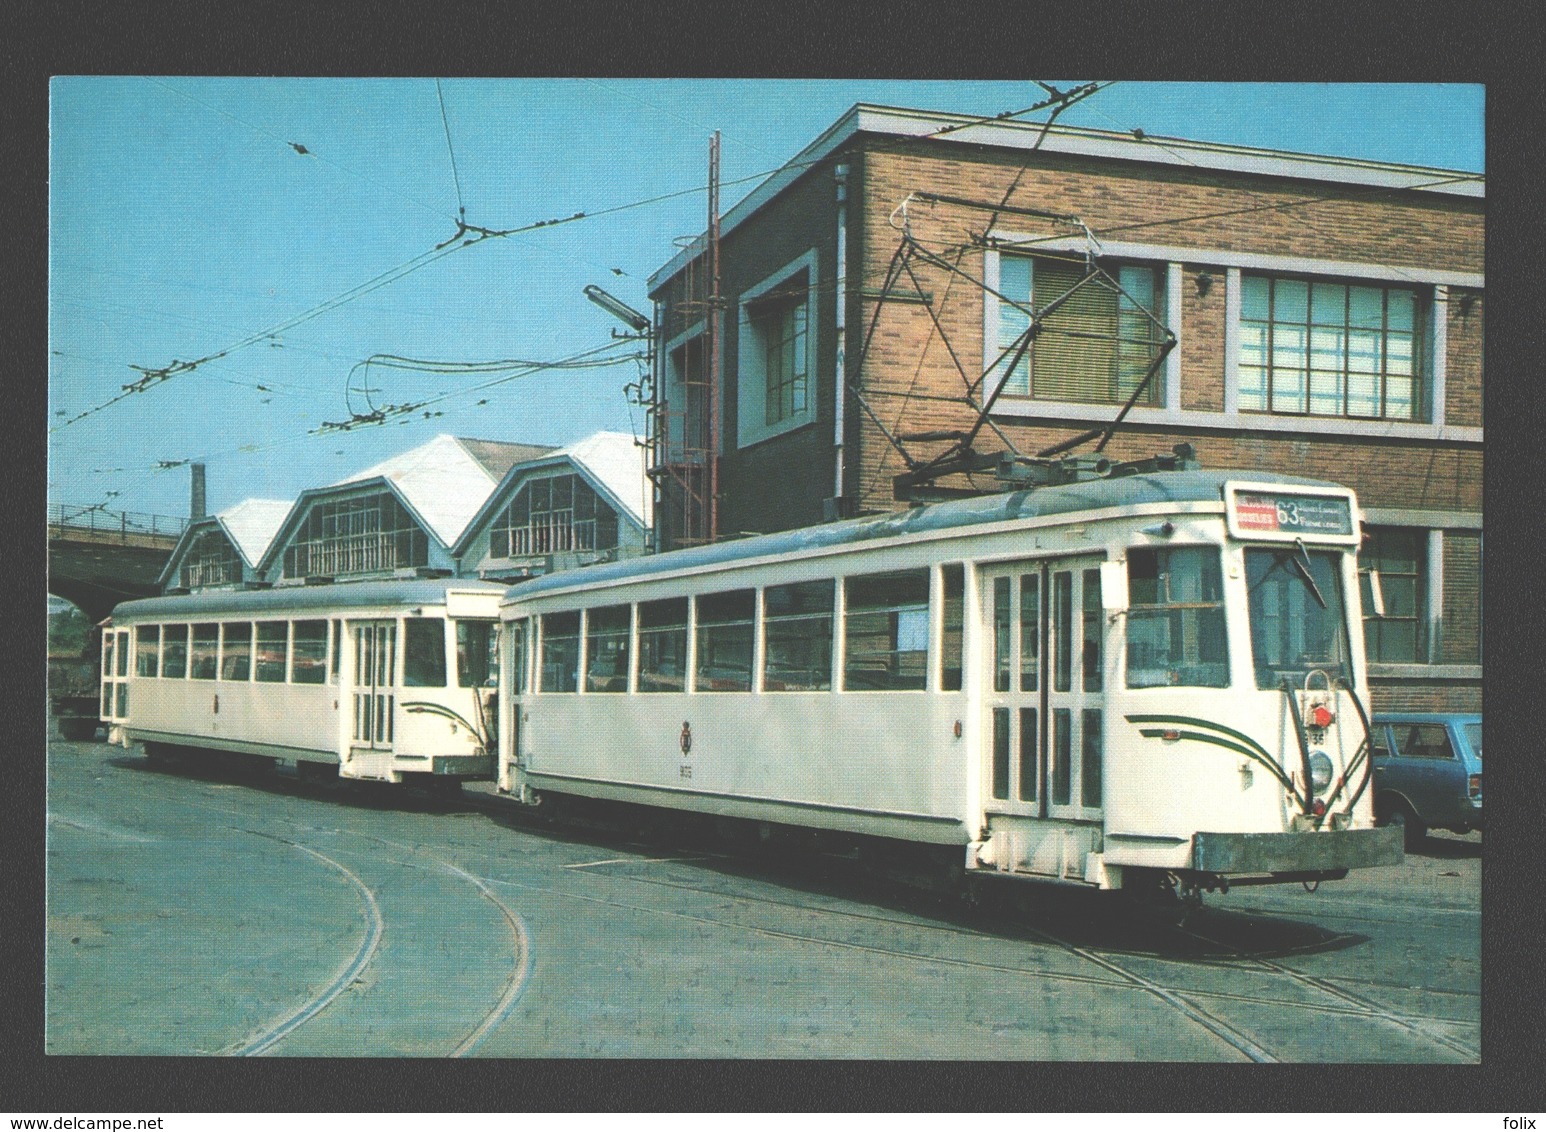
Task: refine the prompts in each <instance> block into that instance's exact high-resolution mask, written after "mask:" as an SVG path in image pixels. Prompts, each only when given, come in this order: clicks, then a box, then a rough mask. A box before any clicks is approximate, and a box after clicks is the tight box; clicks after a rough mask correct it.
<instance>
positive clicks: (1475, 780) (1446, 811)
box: [1374, 712, 1482, 849]
mask: <svg viewBox="0 0 1546 1132" xmlns="http://www.w3.org/2000/svg"><path fill="white" fill-rule="evenodd" d="M1374 816H1375V819H1376V820H1377V821H1378V822H1379V823H1380V824H1381V825H1400V826H1402V827H1403V828H1404V831H1405V838H1406V847H1407V848H1408V849H1415V848H1417V847H1418V846H1419V845H1421V844H1422V842H1423V838H1424V837H1426V836H1427V833H1428V830H1429V829H1447V830H1449V831H1451V832H1453V833H1469V832H1470V831H1471V830H1473V829H1481V828H1482V717H1481V716H1480V715H1468V714H1461V713H1456V712H1387V713H1383V714H1380V715H1376V716H1375V717H1374Z"/></svg>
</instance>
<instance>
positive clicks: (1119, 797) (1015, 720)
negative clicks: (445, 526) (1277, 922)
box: [498, 471, 1401, 888]
mask: <svg viewBox="0 0 1546 1132" xmlns="http://www.w3.org/2000/svg"><path fill="white" fill-rule="evenodd" d="M1359 539H1360V513H1359V510H1358V505H1357V502H1356V500H1355V498H1354V495H1353V493H1352V492H1351V491H1350V490H1348V489H1347V488H1344V487H1340V486H1337V485H1335V484H1331V483H1324V482H1318V481H1313V480H1305V479H1296V478H1287V477H1263V476H1262V475H1261V474H1260V473H1254V474H1253V473H1244V472H1236V473H1230V472H1204V471H1173V472H1159V473H1154V474H1148V475H1133V476H1124V477H1121V478H1111V479H1099V480H1093V481H1090V482H1084V483H1077V484H1070V485H1066V486H1059V487H1044V488H1040V489H1038V490H1034V491H1028V492H1026V491H1022V492H1014V493H1009V494H1004V495H996V496H985V497H980V498H973V499H967V500H961V501H956V502H949V503H940V504H933V505H929V506H922V507H915V508H913V509H910V510H907V511H904V512H900V513H895V514H888V515H882V516H875V517H868V518H862V519H856V520H850V521H845V522H837V523H832V524H827V525H824V526H820V527H814V528H809V529H805V530H797V531H790V532H787V533H782V534H774V535H767V536H760V537H756V538H749V539H745V540H741V541H735V542H728V543H719V544H715V545H711V546H703V547H695V548H690V549H685V550H679V551H675V552H671V553H667V554H661V555H657V556H653V557H647V558H641V559H634V560H630V561H624V562H617V563H610V564H605V565H599V566H595V567H589V568H586V569H584V570H577V571H571V572H567V573H561V574H554V575H550V576H547V577H542V578H538V579H533V580H531V581H527V582H523V583H520V584H517V585H515V586H513V587H512V588H511V589H510V590H509V591H508V593H507V595H506V597H505V599H504V601H503V604H502V607H501V619H502V622H503V625H504V630H505V631H504V633H503V635H502V636H503V663H502V664H501V670H502V683H501V709H500V711H499V718H500V740H499V766H498V783H499V788H500V789H501V790H504V791H507V792H509V793H511V794H514V795H517V796H519V797H520V798H522V799H523V800H525V801H528V802H540V801H541V800H542V799H543V798H544V797H545V796H549V795H554V794H558V795H563V794H569V795H580V796H586V797H590V798H604V799H614V800H620V801H625V802H635V803H642V804H646V805H649V806H655V807H666V808H675V809H680V810H691V811H699V812H704V813H709V814H714V815H720V816H724V817H730V818H741V819H750V820H752V821H754V822H763V823H770V825H772V824H774V823H776V824H777V825H780V826H800V827H811V828H816V829H825V830H839V831H846V832H849V833H853V834H862V835H873V836H874V837H877V838H886V839H898V840H901V841H906V842H915V843H928V844H933V845H938V846H955V847H958V848H959V851H960V852H961V854H962V855H963V856H962V860H963V861H964V866H965V868H966V869H967V870H971V871H977V872H982V873H987V874H993V875H1002V876H1017V877H1031V878H1042V879H1047V880H1054V881H1061V882H1069V883H1073V884H1080V885H1089V886H1095V887H1099V888H1120V887H1125V886H1129V885H1149V884H1152V883H1154V882H1155V881H1156V880H1160V881H1164V882H1167V883H1172V884H1173V883H1177V882H1179V883H1180V884H1181V885H1182V886H1183V887H1185V888H1213V887H1217V886H1224V887H1227V886H1228V885H1229V884H1232V883H1233V884H1240V883H1270V882H1277V881H1289V880H1305V881H1312V880H1320V879H1327V878H1335V877H1339V876H1341V875H1344V874H1345V873H1346V871H1347V870H1348V869H1350V868H1357V867H1362V866H1369V865H1380V864H1393V863H1396V862H1398V861H1399V860H1400V857H1401V847H1400V842H1399V838H1398V837H1396V836H1393V835H1392V833H1391V831H1388V830H1384V829H1375V828H1374V816H1373V809H1372V792H1371V790H1370V789H1369V779H1370V774H1371V766H1370V758H1369V741H1368V740H1369V734H1368V727H1367V707H1366V705H1367V702H1368V685H1367V676H1366V672H1365V667H1364V661H1363V655H1364V654H1363V633H1362V622H1361V615H1360V601H1359V577H1358V571H1357V562H1356V557H1355V554H1356V550H1357V546H1358V543H1359ZM879 844H881V845H884V842H881V843H879Z"/></svg>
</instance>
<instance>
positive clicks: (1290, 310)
mask: <svg viewBox="0 0 1546 1132" xmlns="http://www.w3.org/2000/svg"><path fill="white" fill-rule="evenodd" d="M1428 321H1429V318H1428V309H1427V301H1426V298H1425V296H1423V295H1422V294H1421V293H1420V292H1418V291H1415V290H1412V289H1410V288H1403V287H1376V286H1368V285H1360V284H1353V283H1334V282H1326V281H1323V280H1319V279H1316V280H1306V279H1292V278H1277V277H1272V276H1265V275H1245V276H1242V277H1241V280H1240V354H1239V359H1238V360H1239V405H1240V408H1241V410H1242V411H1244V412H1256V413H1287V414H1292V415H1297V416H1318V417H1363V418H1387V419H1390V420H1417V419H1419V418H1420V416H1421V415H1422V412H1423V408H1422V401H1423V397H1424V394H1425V389H1424V376H1425V373H1426V369H1427V353H1428V350H1427V348H1426V344H1427V335H1428V329H1427V324H1428Z"/></svg>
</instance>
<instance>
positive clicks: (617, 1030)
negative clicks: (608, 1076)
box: [45, 739, 1481, 1063]
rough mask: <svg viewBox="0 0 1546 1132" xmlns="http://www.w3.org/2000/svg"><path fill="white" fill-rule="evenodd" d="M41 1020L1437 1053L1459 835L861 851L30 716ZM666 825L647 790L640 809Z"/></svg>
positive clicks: (1092, 1054)
mask: <svg viewBox="0 0 1546 1132" xmlns="http://www.w3.org/2000/svg"><path fill="white" fill-rule="evenodd" d="M49 771H50V782H49V827H48V849H47V853H48V856H47V861H48V878H47V893H48V939H47V985H46V1025H47V1033H46V1042H45V1048H46V1050H47V1052H49V1053H52V1054H73V1053H116V1054H174V1055H175V1054H250V1055H263V1054H274V1055H288V1056H312V1055H333V1056H338V1055H346V1056H352V1055H367V1056H431V1057H444V1056H461V1055H473V1056H516V1057H529V1056H535V1057H560V1058H577V1057H607V1058H611V1057H646V1058H650V1057H679V1058H699V1057H729V1058H885V1059H948V1060H972V1061H982V1060H989V1061H999V1060H1042V1061H1063V1060H1081V1061H1109V1060H1131V1061H1155V1060H1162V1061H1196V1062H1229V1061H1298V1062H1323V1061H1336V1062H1342V1063H1346V1062H1386V1061H1390V1062H1461V1063H1467V1062H1469V1063H1474V1062H1477V1061H1478V1060H1479V1059H1480V1056H1481V1050H1480V1014H1481V979H1480V953H1481V938H1480V937H1481V918H1480V893H1481V886H1480V866H1481V836H1480V835H1479V834H1472V835H1470V836H1468V837H1464V838H1461V837H1454V836H1450V835H1446V834H1442V833H1440V834H1435V835H1433V836H1432V837H1431V838H1430V840H1429V843H1428V845H1427V846H1426V847H1425V848H1424V849H1423V850H1422V851H1421V852H1419V853H1417V854H1414V855H1411V856H1409V857H1408V858H1407V860H1406V862H1405V864H1403V865H1401V866H1400V867H1397V868H1388V869H1377V870H1369V871H1367V872H1364V873H1361V874H1356V873H1355V874H1353V876H1351V877H1349V878H1348V879H1347V880H1344V881H1341V882H1335V883H1328V884H1325V885H1322V886H1321V888H1320V890H1319V891H1317V892H1315V893H1309V892H1306V891H1304V889H1303V888H1302V886H1300V885H1291V886H1273V887H1270V888H1245V889H1235V890H1233V891H1232V892H1230V893H1228V894H1227V895H1212V896H1209V897H1208V898H1207V899H1206V902H1205V904H1204V906H1203V908H1202V909H1201V910H1199V911H1197V912H1195V913H1194V914H1192V915H1191V916H1190V917H1189V918H1188V919H1187V920H1186V922H1185V923H1184V924H1183V925H1181V926H1179V927H1178V926H1176V925H1174V924H1172V923H1168V922H1165V921H1164V920H1162V919H1160V918H1157V917H1152V916H1141V915H1135V914H1134V912H1133V910H1132V909H1131V908H1130V907H1128V906H1127V905H1126V904H1124V903H1122V902H1121V901H1120V900H1119V899H1115V898H1113V897H1111V896H1110V895H1109V894H1100V893H1091V892H1083V891H1072V890H1063V889H1056V888H1047V887H1044V886H1039V885H1028V884H1015V883H1007V884H1006V883H999V884H989V885H984V886H981V888H980V889H979V891H980V895H981V898H980V899H979V900H978V901H977V902H976V903H974V904H967V903H964V902H961V901H959V900H956V899H953V898H946V897H939V896H934V895H929V894H926V893H922V892H918V891H914V890H911V889H907V888H902V887H899V886H896V885H894V884H891V883H889V882H884V881H880V880H877V879H876V878H875V877H874V876H873V875H872V874H870V873H868V872H867V871H866V870H865V869H864V868H863V867H862V866H861V865H860V864H859V863H858V862H857V861H854V860H850V859H847V858H842V857H831V856H819V855H814V854H799V853H791V852H779V853H775V854H768V853H762V854H753V855H748V854H738V853H734V852H731V851H730V850H729V849H728V848H727V847H726V846H725V845H724V844H723V843H721V842H717V841H714V840H713V839H709V838H704V837H700V836H696V835H693V836H685V835H672V834H670V833H669V832H668V833H665V834H662V833H660V832H658V830H657V832H656V833H655V834H654V835H653V836H651V837H650V838H648V839H646V840H643V841H641V840H639V839H638V836H637V834H636V832H635V831H634V830H633V829H631V828H629V829H623V828H597V827H594V826H591V827H573V826H562V825H557V826H555V825H549V824H543V823H538V822H536V821H534V820H533V819H532V817H531V816H530V815H529V814H527V813H525V812H524V811H521V810H520V809H519V808H518V807H516V806H514V805H513V804H512V803H510V802H509V801H508V800H506V799H499V798H497V797H495V796H493V795H492V794H491V793H490V792H489V791H488V790H487V789H486V788H480V789H478V790H469V791H468V792H467V794H466V795H465V796H464V797H463V798H461V799H444V798H436V797H433V796H430V795H426V794H418V793H416V792H413V791H409V790H404V789H402V788H385V787H370V786H363V785H357V784H330V785H315V784H309V783H300V782H298V781H297V780H296V779H295V778H294V777H293V776H290V775H288V774H284V773H280V774H277V775H275V774H269V775H265V776H251V775H245V776H244V775H243V774H241V773H239V772H236V771H223V772H217V771H213V770H210V769H207V768H199V769H190V768H184V769H180V770H176V771H166V770H162V769H157V768H152V767H150V766H149V764H147V762H146V761H145V759H144V757H143V754H142V752H140V751H139V750H138V749H137V748H135V749H131V750H124V749H122V748H117V747H109V746H107V745H106V744H104V743H100V742H94V743H70V742H65V741H62V740H58V739H55V740H54V741H52V742H51V744H50V746H49ZM657 824H658V825H663V826H665V827H666V828H667V829H668V830H669V823H657Z"/></svg>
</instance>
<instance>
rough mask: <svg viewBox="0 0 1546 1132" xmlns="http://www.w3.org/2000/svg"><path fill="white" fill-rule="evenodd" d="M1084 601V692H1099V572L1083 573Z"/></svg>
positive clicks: (1087, 571)
mask: <svg viewBox="0 0 1546 1132" xmlns="http://www.w3.org/2000/svg"><path fill="white" fill-rule="evenodd" d="M1082 592H1083V594H1084V599H1083V602H1082V607H1083V613H1084V690H1085V691H1086V692H1098V691H1100V690H1101V679H1102V676H1101V648H1100V627H1101V611H1100V571H1099V570H1086V571H1084V586H1083V591H1082Z"/></svg>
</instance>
